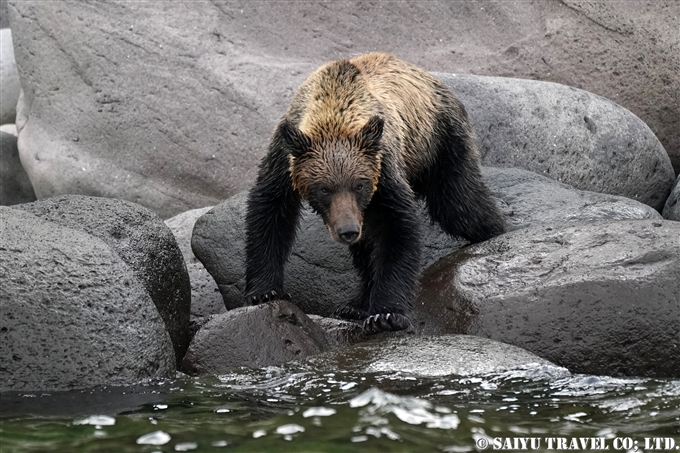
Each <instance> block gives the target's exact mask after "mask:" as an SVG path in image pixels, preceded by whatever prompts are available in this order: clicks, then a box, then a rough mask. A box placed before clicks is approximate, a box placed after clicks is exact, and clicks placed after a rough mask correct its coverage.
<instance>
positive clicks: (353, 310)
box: [333, 304, 368, 320]
mask: <svg viewBox="0 0 680 453" xmlns="http://www.w3.org/2000/svg"><path fill="white" fill-rule="evenodd" d="M333 316H334V317H336V318H341V319H355V320H362V319H366V317H367V316H368V313H367V312H366V311H365V310H362V309H360V308H357V307H355V306H354V305H352V304H347V305H343V306H341V307H338V308H337V309H336V310H335V313H333Z"/></svg>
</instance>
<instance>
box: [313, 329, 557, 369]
mask: <svg viewBox="0 0 680 453" xmlns="http://www.w3.org/2000/svg"><path fill="white" fill-rule="evenodd" d="M305 362H306V363H308V364H310V365H311V366H313V367H315V368H319V367H323V368H328V369H329V370H343V371H354V372H359V373H380V374H385V373H391V372H394V373H402V374H404V375H407V376H418V377H437V376H473V375H476V376H479V375H483V374H488V373H499V372H503V371H508V370H524V371H528V370H532V371H533V373H532V374H533V376H534V377H538V376H539V375H542V376H543V377H553V378H558V377H566V376H569V374H570V373H569V371H567V370H566V369H564V368H561V367H558V366H556V365H554V364H552V363H550V362H549V361H547V360H545V359H542V358H540V357H538V356H536V355H534V354H532V353H530V352H528V351H526V350H524V349H522V348H518V347H517V346H511V345H509V344H504V343H501V342H498V341H494V340H490V339H488V338H481V337H474V336H469V335H442V336H423V337H414V336H407V337H400V338H382V339H377V340H375V339H374V340H372V341H368V342H364V343H360V344H356V345H354V346H352V347H350V348H344V349H339V350H335V351H331V352H327V353H325V354H321V355H317V356H314V357H310V358H308V359H307V360H306V361H305Z"/></svg>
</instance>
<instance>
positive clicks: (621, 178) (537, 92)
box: [437, 74, 675, 211]
mask: <svg viewBox="0 0 680 453" xmlns="http://www.w3.org/2000/svg"><path fill="white" fill-rule="evenodd" d="M437 76H438V77H439V78H440V79H441V80H442V81H443V82H444V83H445V84H446V85H448V86H449V88H451V90H452V91H453V92H454V93H456V95H457V96H458V97H459V98H460V100H461V101H462V102H463V104H465V107H466V109H467V110H468V112H469V113H470V119H471V121H472V125H473V127H474V128H475V130H476V131H477V132H478V135H479V141H480V145H481V150H482V155H483V156H484V163H485V164H486V165H489V166H493V167H519V168H524V169H527V170H531V171H533V172H536V173H538V174H541V175H544V176H548V177H550V178H552V179H555V180H557V181H561V182H564V183H567V184H569V185H571V186H574V187H576V188H577V189H582V190H590V191H593V192H600V193H609V194H613V195H622V196H625V197H628V198H632V199H635V200H638V201H640V202H642V203H645V204H648V205H649V206H652V207H653V208H655V209H657V210H658V211H661V210H662V209H663V204H664V202H665V200H666V197H667V196H668V193H669V192H670V190H671V188H672V187H673V181H674V180H675V173H674V172H673V167H672V165H671V161H670V158H669V157H668V154H667V153H666V150H665V149H664V148H663V146H662V145H661V143H660V142H659V140H658V139H657V138H656V136H655V135H654V133H653V132H652V131H651V130H650V129H649V127H648V126H647V125H646V124H645V123H644V122H642V120H640V119H639V118H638V117H637V116H635V115H633V114H632V113H631V112H629V111H628V110H626V109H624V108H622V107H621V106H619V105H617V104H615V103H614V102H612V101H609V100H607V99H604V98H601V97H599V96H597V95H594V94H592V93H588V92H585V91H582V90H578V89H576V88H572V87H567V86H564V85H558V84H555V83H547V82H537V81H533V80H518V79H509V78H502V77H478V76H470V75H450V74H437Z"/></svg>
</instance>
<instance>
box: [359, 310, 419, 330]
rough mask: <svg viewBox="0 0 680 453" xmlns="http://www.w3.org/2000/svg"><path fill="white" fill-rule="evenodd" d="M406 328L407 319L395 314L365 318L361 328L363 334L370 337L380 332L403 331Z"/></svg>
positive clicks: (382, 314)
mask: <svg viewBox="0 0 680 453" xmlns="http://www.w3.org/2000/svg"><path fill="white" fill-rule="evenodd" d="M408 326H409V321H408V318H407V317H406V316H404V315H399V314H396V313H379V314H377V315H371V316H369V317H368V318H366V320H365V321H364V324H363V326H362V328H363V330H364V333H366V334H369V335H370V334H375V333H380V332H390V331H395V330H404V329H406V328H408Z"/></svg>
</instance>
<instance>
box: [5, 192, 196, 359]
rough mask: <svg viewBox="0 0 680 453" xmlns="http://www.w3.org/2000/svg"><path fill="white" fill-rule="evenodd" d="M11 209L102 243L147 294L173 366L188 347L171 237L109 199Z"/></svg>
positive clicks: (182, 281) (57, 200)
mask: <svg viewBox="0 0 680 453" xmlns="http://www.w3.org/2000/svg"><path fill="white" fill-rule="evenodd" d="M15 207H16V208H17V209H22V210H24V211H27V212H30V213H31V214H33V215H35V216H37V217H39V218H41V219H43V220H46V221H49V222H54V223H55V224H59V225H62V226H65V227H68V228H73V229H76V230H81V231H83V232H85V233H87V234H90V235H92V236H95V237H97V238H99V239H101V240H102V241H104V242H105V243H106V244H107V245H108V246H109V247H111V248H112V249H113V251H115V252H116V253H117V254H118V256H120V257H121V259H122V260H123V261H124V262H125V263H127V265H128V266H130V268H131V269H132V271H133V272H134V274H135V277H136V278H137V279H139V281H140V282H141V283H142V285H144V288H146V290H147V291H148V292H149V295H150V296H151V300H152V301H153V303H154V304H155V305H156V308H157V309H158V312H159V313H160V315H161V318H163V321H164V322H165V326H166V328H167V329H168V332H169V333H170V338H171V339H172V342H173V345H174V347H175V354H176V357H177V364H178V365H179V363H180V362H181V360H182V357H184V353H185V352H186V350H187V347H188V346H189V341H190V336H189V307H190V305H191V289H190V284H189V275H188V274H187V269H186V266H185V264H184V259H183V257H182V254H181V252H180V250H179V247H178V246H177V242H176V240H175V237H174V236H173V235H172V232H171V231H170V229H169V228H168V227H167V226H166V225H165V224H164V223H163V221H162V220H161V219H160V218H159V217H158V216H157V215H156V214H155V213H153V212H152V211H150V210H149V209H147V208H145V207H143V206H140V205H138V204H135V203H130V202H128V201H124V200H115V199H111V198H98V197H86V196H82V195H62V196H58V197H53V198H49V199H46V200H40V201H37V202H35V203H28V204H22V205H17V206H15Z"/></svg>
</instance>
